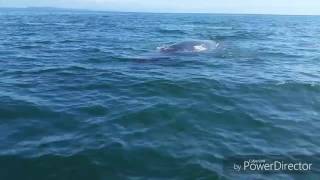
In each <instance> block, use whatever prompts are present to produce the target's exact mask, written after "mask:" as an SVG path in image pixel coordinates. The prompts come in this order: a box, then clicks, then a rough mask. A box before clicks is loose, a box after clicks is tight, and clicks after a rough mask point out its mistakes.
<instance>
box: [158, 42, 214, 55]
mask: <svg viewBox="0 0 320 180" xmlns="http://www.w3.org/2000/svg"><path fill="white" fill-rule="evenodd" d="M218 45H219V44H218V43H216V42H214V41H209V40H191V41H182V42H178V43H174V44H169V45H164V46H160V47H158V48H157V49H158V50H159V51H160V52H162V53H201V52H207V51H212V50H214V49H216V48H217V47H218Z"/></svg>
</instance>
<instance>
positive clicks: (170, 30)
mask: <svg viewBox="0 0 320 180" xmlns="http://www.w3.org/2000/svg"><path fill="white" fill-rule="evenodd" d="M158 32H160V33H162V34H186V32H184V31H182V30H179V29H159V30H158Z"/></svg>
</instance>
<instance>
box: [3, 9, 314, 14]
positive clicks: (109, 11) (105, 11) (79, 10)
mask: <svg viewBox="0 0 320 180" xmlns="http://www.w3.org/2000/svg"><path fill="white" fill-rule="evenodd" d="M0 10H27V11H31V10H40V11H74V12H77V11H78V12H99V13H144V14H200V15H201V14H208V15H211V14H212V15H230V16H232V15H243V16H320V14H318V15H316V14H314V15H313V14H272V13H270V14H268V13H237V12H235V13H222V12H217V13H213V12H162V11H159V12H151V11H120V10H99V9H96V10H95V9H81V8H62V7H0Z"/></svg>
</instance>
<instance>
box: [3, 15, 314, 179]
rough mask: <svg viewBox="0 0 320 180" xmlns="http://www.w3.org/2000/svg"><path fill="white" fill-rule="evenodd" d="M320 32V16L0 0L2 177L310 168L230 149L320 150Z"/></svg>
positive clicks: (198, 175) (221, 175)
mask: <svg viewBox="0 0 320 180" xmlns="http://www.w3.org/2000/svg"><path fill="white" fill-rule="evenodd" d="M319 40H320V17H317V16H268V15H213V14H151V13H111V12H89V11H88V12H87V11H67V10H45V9H44V10H39V9H30V10H17V9H0V103H1V105H0V179H1V180H15V179H17V180H18V179H19V180H20V179H25V180H37V179H39V180H45V179H50V180H51V179H52V180H55V179H59V180H64V179H65V180H71V179H75V180H81V179H86V180H87V179H90V180H95V179H97V180H98V179H99V180H109V179H271V178H272V179H298V178H299V177H300V175H299V177H298V175H297V174H269V175H263V174H249V175H243V174H241V175H239V174H230V173H226V171H224V165H223V161H224V159H225V158H227V157H229V156H240V155H282V156H290V155H291V154H297V155H308V156H311V157H315V159H316V160H317V162H320V158H319V156H317V155H319V154H320V134H319V130H320V122H319V121H320V114H319V112H320V68H319V67H320V43H319ZM204 42H210V44H214V45H213V46H210V48H208V47H207V46H204V44H205V43H204ZM192 43H195V44H192ZM190 44H191V45H190ZM179 45H181V46H179ZM188 46H191V49H190V47H188ZM185 47H186V49H183V48H185ZM170 48H174V49H175V50H176V51H166V50H168V49H170ZM170 50H171V49H170ZM316 157H318V159H317V158H316ZM303 176H304V178H306V179H319V178H320V174H317V173H313V174H304V175H303Z"/></svg>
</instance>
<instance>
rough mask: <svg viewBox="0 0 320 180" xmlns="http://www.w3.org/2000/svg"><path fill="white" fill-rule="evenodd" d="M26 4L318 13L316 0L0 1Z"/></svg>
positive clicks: (1, 1)
mask: <svg viewBox="0 0 320 180" xmlns="http://www.w3.org/2000/svg"><path fill="white" fill-rule="evenodd" d="M29 6H33V7H34V6H50V7H64V8H81V9H92V10H112V11H146V12H208V13H258V14H318V15H320V0H0V7H29Z"/></svg>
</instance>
